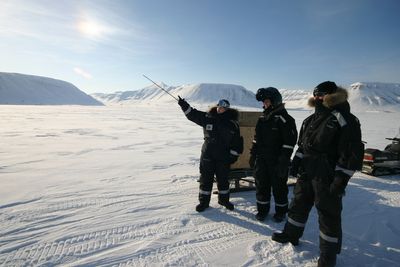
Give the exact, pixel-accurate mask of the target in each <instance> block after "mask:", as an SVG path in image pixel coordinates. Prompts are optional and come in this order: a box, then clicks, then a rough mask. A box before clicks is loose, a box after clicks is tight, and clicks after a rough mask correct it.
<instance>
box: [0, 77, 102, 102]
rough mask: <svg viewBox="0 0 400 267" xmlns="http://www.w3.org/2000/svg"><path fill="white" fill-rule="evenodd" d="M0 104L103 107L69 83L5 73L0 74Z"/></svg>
mask: <svg viewBox="0 0 400 267" xmlns="http://www.w3.org/2000/svg"><path fill="white" fill-rule="evenodd" d="M0 104H3V105H4V104H8V105H90V106H93V105H96V106H102V105H103V103H101V102H99V101H97V100H96V99H94V98H93V97H91V96H89V95H87V94H85V93H84V92H82V91H81V90H79V89H78V88H77V87H75V86H74V85H73V84H71V83H68V82H65V81H61V80H56V79H51V78H47V77H40V76H33V75H25V74H19V73H5V72H0Z"/></svg>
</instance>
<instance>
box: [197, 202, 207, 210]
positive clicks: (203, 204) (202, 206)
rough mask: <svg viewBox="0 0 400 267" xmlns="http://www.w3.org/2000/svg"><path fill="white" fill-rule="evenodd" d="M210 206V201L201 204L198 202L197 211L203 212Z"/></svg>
mask: <svg viewBox="0 0 400 267" xmlns="http://www.w3.org/2000/svg"><path fill="white" fill-rule="evenodd" d="M208 207H209V205H208V203H200V204H198V205H197V206H196V211H197V212H202V211H204V210H205V209H206V208H208Z"/></svg>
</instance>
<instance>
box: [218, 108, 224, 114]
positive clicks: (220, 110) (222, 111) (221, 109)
mask: <svg viewBox="0 0 400 267" xmlns="http://www.w3.org/2000/svg"><path fill="white" fill-rule="evenodd" d="M225 111H226V108H224V107H219V106H218V107H217V113H218V114H222V113H224V112H225Z"/></svg>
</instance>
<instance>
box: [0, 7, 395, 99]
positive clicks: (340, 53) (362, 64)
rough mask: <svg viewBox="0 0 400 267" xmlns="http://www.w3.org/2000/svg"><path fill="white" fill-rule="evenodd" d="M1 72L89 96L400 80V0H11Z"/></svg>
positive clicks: (2, 22) (2, 21)
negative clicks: (151, 89)
mask: <svg viewBox="0 0 400 267" xmlns="http://www.w3.org/2000/svg"><path fill="white" fill-rule="evenodd" d="M0 10H1V12H0V71H1V72H18V73H26V74H33V75H40V76H47V77H52V78H57V79H62V80H65V81H69V82H71V83H73V84H75V85H76V86H78V87H79V88H80V89H81V90H83V91H85V92H86V93H94V92H114V91H125V90H136V89H141V88H143V87H145V86H147V85H150V83H149V82H148V81H147V80H146V79H145V78H143V77H142V74H145V75H147V76H149V77H151V78H152V79H153V80H156V81H163V82H165V83H166V84H169V85H182V84H194V83H201V82H208V83H229V84H237V85H243V86H244V87H246V88H247V89H249V90H252V91H256V90H257V88H259V87H265V86H274V87H277V88H287V89H311V88H313V87H314V86H315V85H316V84H318V83H320V82H321V81H324V80H333V81H336V82H337V83H338V84H341V85H344V86H347V85H349V84H351V83H353V82H357V81H378V82H400V16H399V14H400V1H398V0H338V1H331V0H329V1H328V0H304V1H299V0H291V1H290V0H264V1H262V0H252V1H245V0H241V1H239V0H202V1H197V0H141V1H139V0H137V1H135V0H131V1H129V0H124V1H123V0H109V1H105V0H93V1H81V0H80V1H78V0H65V1H62V0H57V1H53V0H47V1H45V0H1V1H0Z"/></svg>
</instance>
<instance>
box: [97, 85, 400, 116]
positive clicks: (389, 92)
mask: <svg viewBox="0 0 400 267" xmlns="http://www.w3.org/2000/svg"><path fill="white" fill-rule="evenodd" d="M160 85H161V86H162V87H163V88H164V89H165V90H167V91H168V92H169V93H171V94H172V95H175V96H177V95H180V96H182V97H184V98H186V99H187V100H188V101H189V102H190V103H198V104H208V105H212V104H214V103H215V102H216V101H217V100H218V99H221V98H226V99H228V100H229V101H231V104H232V105H233V106H247V107H258V108H259V107H260V106H261V104H260V103H258V102H257V101H256V100H255V94H254V93H253V92H251V91H249V90H247V89H246V88H244V87H242V86H239V85H232V84H211V83H201V84H194V85H182V86H176V87H174V86H168V85H165V84H164V83H161V84H160ZM347 89H348V91H349V102H350V104H351V106H352V110H354V111H398V110H399V109H400V84H392V83H368V82H357V83H354V84H351V85H350V86H349V87H347ZM280 92H281V94H282V98H283V102H284V103H286V107H288V108H301V109H307V108H308V107H307V101H308V98H309V97H311V95H312V91H311V90H289V89H281V90H280ZM92 96H93V97H94V98H96V99H98V100H99V101H101V102H103V103H105V104H132V103H137V102H143V101H145V102H147V101H149V102H152V101H159V102H166V103H171V102H173V101H175V100H174V99H173V98H171V96H169V95H168V94H166V93H165V92H163V91H162V90H160V89H159V88H157V87H156V86H155V85H152V86H149V87H146V88H143V89H141V90H138V91H125V92H116V93H113V94H101V93H97V94H93V95H92Z"/></svg>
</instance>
